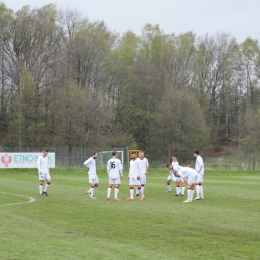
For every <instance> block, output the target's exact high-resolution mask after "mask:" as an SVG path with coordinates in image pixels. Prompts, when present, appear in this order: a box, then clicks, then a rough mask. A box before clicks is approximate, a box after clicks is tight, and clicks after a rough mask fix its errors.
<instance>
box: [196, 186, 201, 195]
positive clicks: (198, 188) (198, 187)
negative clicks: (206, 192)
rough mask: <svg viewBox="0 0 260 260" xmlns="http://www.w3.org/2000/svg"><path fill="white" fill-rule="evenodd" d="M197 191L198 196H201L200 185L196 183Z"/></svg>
mask: <svg viewBox="0 0 260 260" xmlns="http://www.w3.org/2000/svg"><path fill="white" fill-rule="evenodd" d="M196 193H197V197H198V198H199V197H200V186H199V185H196Z"/></svg>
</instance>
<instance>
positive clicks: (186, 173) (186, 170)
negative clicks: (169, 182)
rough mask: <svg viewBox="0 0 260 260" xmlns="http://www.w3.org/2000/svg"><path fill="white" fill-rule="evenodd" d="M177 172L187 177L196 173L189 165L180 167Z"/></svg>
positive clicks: (182, 176)
mask: <svg viewBox="0 0 260 260" xmlns="http://www.w3.org/2000/svg"><path fill="white" fill-rule="evenodd" d="M178 174H179V176H180V177H181V178H183V179H184V178H189V177H191V176H197V175H198V173H197V172H196V171H195V170H194V169H193V168H190V167H182V168H181V169H180V170H179V171H178Z"/></svg>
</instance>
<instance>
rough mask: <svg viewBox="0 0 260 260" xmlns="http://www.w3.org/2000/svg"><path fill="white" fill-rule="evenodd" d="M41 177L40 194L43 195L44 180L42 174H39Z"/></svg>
mask: <svg viewBox="0 0 260 260" xmlns="http://www.w3.org/2000/svg"><path fill="white" fill-rule="evenodd" d="M39 179H40V184H39V191H40V195H41V196H42V195H43V193H42V192H43V183H44V180H41V176H40V175H39Z"/></svg>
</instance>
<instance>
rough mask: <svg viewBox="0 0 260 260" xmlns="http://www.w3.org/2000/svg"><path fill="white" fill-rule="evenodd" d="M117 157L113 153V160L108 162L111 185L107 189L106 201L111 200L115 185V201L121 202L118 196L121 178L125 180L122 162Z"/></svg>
mask: <svg viewBox="0 0 260 260" xmlns="http://www.w3.org/2000/svg"><path fill="white" fill-rule="evenodd" d="M116 156H117V154H116V152H112V158H111V159H110V160H108V162H107V174H108V178H109V184H108V188H107V198H106V200H110V193H111V190H112V187H113V184H115V190H114V200H121V199H119V198H118V197H117V196H118V192H119V186H120V183H121V181H120V178H121V179H123V167H122V164H121V161H120V160H119V159H117V157H116Z"/></svg>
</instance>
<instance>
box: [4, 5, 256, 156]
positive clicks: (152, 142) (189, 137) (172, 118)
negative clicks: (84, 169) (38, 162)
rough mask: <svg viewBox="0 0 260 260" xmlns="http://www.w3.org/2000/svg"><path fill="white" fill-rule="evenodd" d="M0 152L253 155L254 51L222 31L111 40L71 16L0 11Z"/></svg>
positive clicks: (50, 8) (153, 29) (146, 29)
mask: <svg viewBox="0 0 260 260" xmlns="http://www.w3.org/2000/svg"><path fill="white" fill-rule="evenodd" d="M0 43H1V44H0V57H1V63H0V86H1V89H0V145H1V146H10V147H22V146H28V147H43V146H45V147H46V146H49V147H50V146H59V147H60V146H68V147H77V146H85V147H125V146H128V147H130V148H131V147H132V148H137V147H138V148H139V149H142V150H145V151H146V152H147V153H149V154H155V155H159V154H160V153H162V152H164V151H167V150H174V151H176V152H177V153H179V154H184V153H187V152H189V153H190V152H191V151H192V150H194V149H195V148H196V149H202V150H204V151H212V150H214V149H216V148H221V147H223V146H225V147H237V148H239V149H241V150H243V151H245V152H247V153H253V154H257V153H258V152H259V148H260V138H259V129H260V108H259V100H260V91H259V80H260V70H259V68H260V48H259V44H258V41H257V40H255V39H252V38H250V37H249V38H247V39H245V41H244V42H242V43H238V42H237V41H236V39H235V38H234V37H233V36H232V35H230V34H228V33H216V34H215V35H208V34H206V35H204V36H197V35H195V34H194V33H193V32H186V33H182V34H179V35H176V34H174V33H172V34H166V33H164V32H163V30H162V29H160V27H159V25H151V24H146V25H144V26H143V28H142V33H141V35H140V36H137V35H136V34H134V33H133V32H131V31H127V32H125V33H124V34H122V35H120V34H118V33H116V32H114V31H111V30H109V28H108V27H107V26H106V24H105V23H104V22H103V21H94V22H92V21H89V20H88V19H87V18H85V17H84V16H83V15H82V14H81V13H80V12H79V11H77V10H73V9H58V8H56V6H55V5H52V4H50V5H46V6H43V7H41V8H37V9H31V8H30V6H24V7H23V8H21V9H20V10H19V11H17V12H14V11H13V10H11V9H9V8H8V7H7V6H6V5H5V4H4V3H1V4H0Z"/></svg>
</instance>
